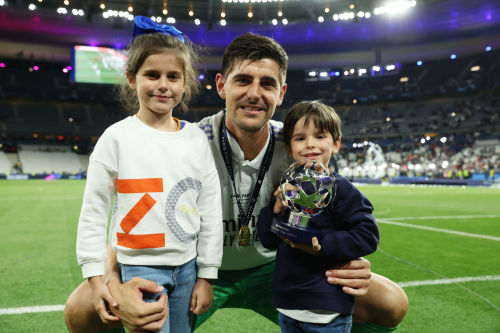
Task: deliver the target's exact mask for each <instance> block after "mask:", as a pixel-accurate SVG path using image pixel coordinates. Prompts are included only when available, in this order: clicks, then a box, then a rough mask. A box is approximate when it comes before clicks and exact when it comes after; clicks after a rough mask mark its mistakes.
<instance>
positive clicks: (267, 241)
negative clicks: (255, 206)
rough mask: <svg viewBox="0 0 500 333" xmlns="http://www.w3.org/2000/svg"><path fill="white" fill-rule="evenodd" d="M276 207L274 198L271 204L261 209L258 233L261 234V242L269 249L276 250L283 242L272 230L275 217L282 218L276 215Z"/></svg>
mask: <svg viewBox="0 0 500 333" xmlns="http://www.w3.org/2000/svg"><path fill="white" fill-rule="evenodd" d="M276 201H277V200H276ZM274 207H275V200H274V199H273V200H272V202H271V203H270V204H269V205H267V206H266V207H264V208H262V209H261V210H260V213H259V217H258V219H257V235H258V236H259V240H260V243H261V244H262V246H264V247H265V248H266V249H269V250H276V249H277V248H278V247H279V245H280V243H281V242H282V240H281V239H280V238H278V236H276V235H275V234H274V233H272V232H271V224H272V222H273V218H280V217H275V216H274V213H273V210H274Z"/></svg>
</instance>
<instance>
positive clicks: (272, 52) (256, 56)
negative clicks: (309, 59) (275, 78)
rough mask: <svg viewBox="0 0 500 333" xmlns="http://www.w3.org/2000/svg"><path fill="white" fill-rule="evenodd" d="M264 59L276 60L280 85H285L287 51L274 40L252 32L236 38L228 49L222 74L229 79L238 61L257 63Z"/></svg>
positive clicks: (225, 53)
mask: <svg viewBox="0 0 500 333" xmlns="http://www.w3.org/2000/svg"><path fill="white" fill-rule="evenodd" d="M264 58H268V59H272V60H275V61H276V62H277V63H278V65H279V67H280V81H281V82H280V84H281V85H283V84H284V83H285V80H286V71H287V69H288V55H287V54H286V52H285V50H284V49H283V47H281V45H280V44H278V42H276V41H275V40H274V39H272V38H269V37H266V36H262V35H258V34H253V33H251V32H247V33H246V34H244V35H241V36H238V37H236V38H235V39H234V40H233V41H232V42H231V44H229V46H228V47H227V48H226V51H225V52H224V57H223V58H222V69H221V74H222V76H223V77H227V76H228V75H229V73H230V72H231V71H232V70H233V67H234V65H235V63H236V62H238V61H240V62H242V61H244V60H250V61H257V60H261V59H264Z"/></svg>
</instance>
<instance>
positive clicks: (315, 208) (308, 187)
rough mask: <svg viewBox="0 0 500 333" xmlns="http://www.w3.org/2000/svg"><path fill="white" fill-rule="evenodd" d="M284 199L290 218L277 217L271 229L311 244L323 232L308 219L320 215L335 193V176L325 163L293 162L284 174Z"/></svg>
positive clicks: (281, 185) (282, 185)
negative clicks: (311, 224)
mask: <svg viewBox="0 0 500 333" xmlns="http://www.w3.org/2000/svg"><path fill="white" fill-rule="evenodd" d="M280 187H281V190H282V194H283V200H284V201H285V203H286V204H287V206H288V208H289V209H290V217H289V219H288V221H286V220H283V219H279V218H274V219H273V223H272V225H271V231H272V232H273V233H275V234H277V235H279V236H281V237H283V238H287V239H289V240H292V241H294V242H298V243H305V244H311V239H312V238H313V237H318V236H319V235H320V231H319V230H318V229H316V228H314V227H312V226H310V225H309V224H310V223H309V222H310V219H311V217H313V216H316V215H319V214H321V212H322V210H323V209H324V208H325V207H327V206H328V204H329V203H330V201H331V200H333V198H334V196H335V176H333V175H332V174H331V173H330V171H329V170H328V168H327V167H325V165H323V163H321V162H318V161H310V160H305V161H301V162H295V163H293V164H292V165H291V166H290V167H289V168H288V169H287V170H286V171H285V173H284V174H283V176H282V177H281V184H280Z"/></svg>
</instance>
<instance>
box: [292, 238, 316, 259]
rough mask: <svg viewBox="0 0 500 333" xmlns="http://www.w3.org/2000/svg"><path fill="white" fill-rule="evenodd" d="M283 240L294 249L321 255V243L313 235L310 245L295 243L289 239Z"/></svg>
mask: <svg viewBox="0 0 500 333" xmlns="http://www.w3.org/2000/svg"><path fill="white" fill-rule="evenodd" d="M283 241H284V242H285V243H287V244H288V245H290V247H292V248H295V249H300V250H302V251H305V252H307V253H309V254H312V255H314V256H319V255H321V244H320V243H319V241H318V238H317V237H313V238H312V240H311V245H306V244H302V243H295V242H294V241H291V240H289V239H286V238H284V239H283Z"/></svg>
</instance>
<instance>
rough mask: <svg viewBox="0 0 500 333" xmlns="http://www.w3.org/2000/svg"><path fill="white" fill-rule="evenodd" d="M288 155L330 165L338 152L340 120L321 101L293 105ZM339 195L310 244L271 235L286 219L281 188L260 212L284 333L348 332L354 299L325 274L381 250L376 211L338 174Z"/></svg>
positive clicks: (317, 221)
mask: <svg viewBox="0 0 500 333" xmlns="http://www.w3.org/2000/svg"><path fill="white" fill-rule="evenodd" d="M283 132H284V138H285V143H286V145H287V148H288V153H289V155H290V156H291V157H292V158H293V159H294V160H295V161H303V160H315V161H319V162H322V163H323V164H324V165H325V166H328V162H329V161H330V157H331V156H332V154H336V153H337V152H338V151H339V147H340V140H341V136H342V133H341V120H340V118H339V116H338V115H337V114H336V113H335V111H334V110H333V109H332V108H331V107H329V106H327V105H325V104H323V103H321V102H319V101H306V102H300V103H298V104H296V105H294V106H293V107H292V108H291V109H290V111H288V114H287V116H286V119H285V123H284V126H283ZM334 176H335V179H336V180H335V181H336V186H337V190H336V195H335V197H334V199H333V200H332V201H331V202H330V204H329V205H328V206H327V207H326V208H325V210H324V211H323V212H322V214H320V215H318V216H315V217H312V218H311V220H310V222H309V223H310V225H311V226H312V227H315V228H317V229H320V230H321V235H320V236H319V238H316V237H314V238H313V239H312V240H311V245H310V246H309V245H303V244H296V243H293V242H291V241H289V240H286V239H281V238H279V237H277V236H276V235H275V234H273V233H271V231H270V226H271V223H272V220H273V218H278V219H285V220H288V215H289V211H288V209H287V206H286V204H285V202H284V201H283V199H282V194H281V189H278V190H277V191H276V192H275V196H276V199H274V200H273V202H272V203H271V204H270V205H269V206H268V207H265V208H263V209H262V210H261V213H260V215H259V221H258V224H257V229H258V236H259V238H260V241H261V243H262V245H264V246H265V247H266V248H268V249H277V250H278V253H277V256H276V268H275V272H274V280H273V290H274V304H275V306H276V307H277V309H278V311H279V323H280V327H281V330H282V332H296V331H299V330H300V332H349V331H350V327H351V324H352V312H353V307H354V297H353V296H350V295H348V294H346V293H344V292H343V291H342V288H341V287H339V286H335V285H330V284H328V283H327V281H326V278H325V275H324V272H325V270H327V269H328V267H332V266H333V265H335V264H339V263H343V262H347V261H349V260H352V259H355V258H358V257H361V256H364V255H367V254H370V253H372V252H374V251H375V250H376V249H377V244H378V241H379V233H378V228H377V225H376V223H375V219H374V217H373V215H372V211H373V206H372V204H371V203H370V201H368V199H367V198H366V197H365V196H364V195H363V194H361V193H360V192H359V191H358V190H357V189H356V188H355V187H354V186H353V185H352V184H351V183H350V182H349V181H348V180H347V179H346V178H344V177H342V176H340V175H338V174H336V173H335V174H334Z"/></svg>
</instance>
